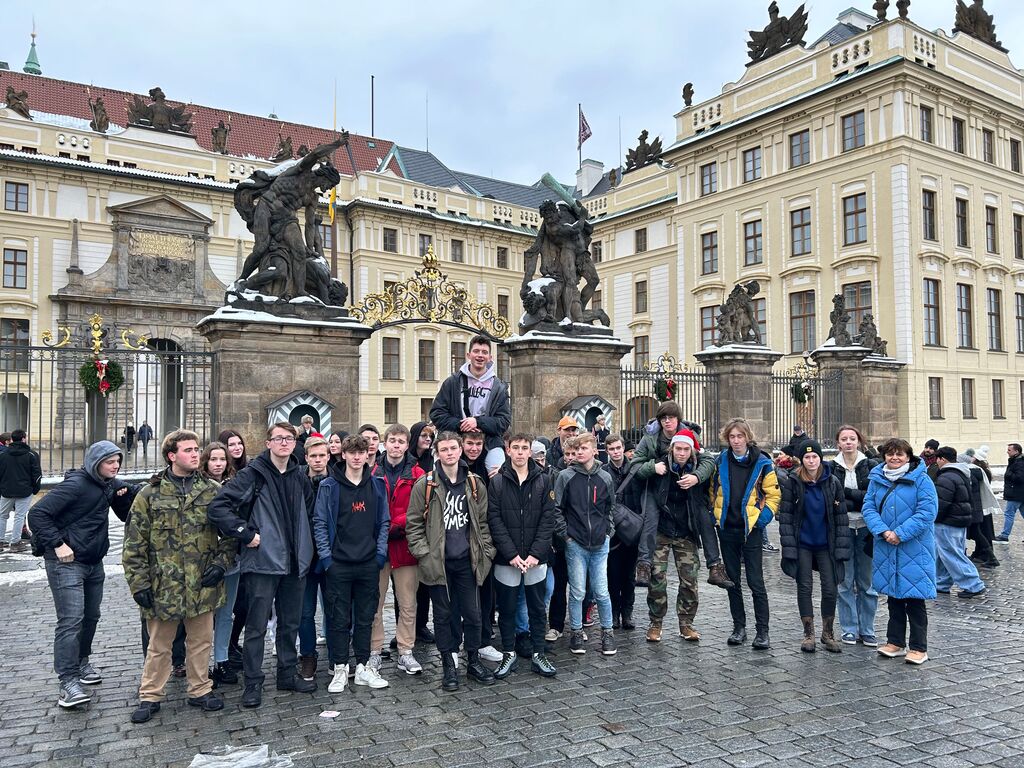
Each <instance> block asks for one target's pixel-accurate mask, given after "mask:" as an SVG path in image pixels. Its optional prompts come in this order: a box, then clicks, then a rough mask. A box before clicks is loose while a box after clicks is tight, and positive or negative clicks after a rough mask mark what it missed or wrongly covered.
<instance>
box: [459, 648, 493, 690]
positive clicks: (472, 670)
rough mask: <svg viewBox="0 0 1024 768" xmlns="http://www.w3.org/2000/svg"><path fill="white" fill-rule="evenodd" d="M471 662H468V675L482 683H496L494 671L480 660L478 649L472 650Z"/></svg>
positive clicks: (470, 653)
mask: <svg viewBox="0 0 1024 768" xmlns="http://www.w3.org/2000/svg"><path fill="white" fill-rule="evenodd" d="M468 656H469V663H468V664H466V677H472V678H473V679H474V680H476V681H477V682H478V683H480V684H481V685H494V673H493V672H492V671H491V670H489V669H488V668H487V667H485V666H484V665H483V662H481V661H480V653H479V652H478V651H470V652H469V654H468Z"/></svg>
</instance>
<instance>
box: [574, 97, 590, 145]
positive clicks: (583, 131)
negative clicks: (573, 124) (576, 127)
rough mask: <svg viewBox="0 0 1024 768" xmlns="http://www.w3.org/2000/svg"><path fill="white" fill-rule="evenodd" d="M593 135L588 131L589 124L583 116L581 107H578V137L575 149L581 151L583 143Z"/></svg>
mask: <svg viewBox="0 0 1024 768" xmlns="http://www.w3.org/2000/svg"><path fill="white" fill-rule="evenodd" d="M593 135H594V134H593V132H592V131H591V130H590V123H588V122H587V118H586V117H585V116H584V114H583V105H580V136H579V142H578V143H577V144H576V149H583V142H584V141H586V140H587V139H589V138H590V137H591V136H593Z"/></svg>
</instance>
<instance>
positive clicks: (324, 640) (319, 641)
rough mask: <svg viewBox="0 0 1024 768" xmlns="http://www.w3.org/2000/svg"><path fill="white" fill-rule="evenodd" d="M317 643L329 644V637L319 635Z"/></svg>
mask: <svg viewBox="0 0 1024 768" xmlns="http://www.w3.org/2000/svg"><path fill="white" fill-rule="evenodd" d="M316 644H317V645H327V638H326V637H317V639H316Z"/></svg>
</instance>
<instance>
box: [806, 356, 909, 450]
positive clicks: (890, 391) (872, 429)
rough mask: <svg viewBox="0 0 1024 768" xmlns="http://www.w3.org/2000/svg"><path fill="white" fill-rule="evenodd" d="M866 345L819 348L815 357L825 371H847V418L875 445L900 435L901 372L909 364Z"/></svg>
mask: <svg viewBox="0 0 1024 768" xmlns="http://www.w3.org/2000/svg"><path fill="white" fill-rule="evenodd" d="M870 351H871V350H869V349H867V348H866V347H833V348H829V347H819V348H818V349H816V350H814V352H812V353H811V359H813V360H814V362H815V363H816V364H817V366H818V369H819V370H820V371H821V372H822V374H827V373H829V372H831V371H842V373H843V401H842V403H843V420H844V421H845V422H846V423H848V424H852V425H853V426H855V427H857V429H859V430H860V431H861V434H863V435H864V438H865V439H866V440H867V441H868V443H870V444H871V445H877V444H879V443H881V442H884V441H885V440H887V439H889V438H890V437H894V436H895V435H896V430H897V424H898V415H899V414H898V408H899V372H900V369H901V368H902V367H903V366H904V365H905V363H901V362H899V361H898V360H894V359H892V358H890V357H879V356H878V355H871V354H869V353H870Z"/></svg>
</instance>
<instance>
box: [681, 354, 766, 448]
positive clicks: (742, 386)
mask: <svg viewBox="0 0 1024 768" xmlns="http://www.w3.org/2000/svg"><path fill="white" fill-rule="evenodd" d="M694 357H696V358H697V359H698V360H699V361H700V362H701V363H702V364H703V366H704V367H705V368H706V369H707V371H708V373H713V374H716V375H717V377H718V415H719V421H720V422H721V424H725V422H727V421H728V420H729V419H734V418H743V419H746V420H747V422H748V423H749V424H750V428H751V429H752V430H753V432H754V436H755V437H756V438H757V441H758V442H759V443H761V444H762V445H768V444H769V443H770V442H771V433H772V366H774V365H775V363H776V362H777V361H778V360H779V359H780V358H781V357H782V353H781V352H776V351H774V350H772V349H769V348H768V347H762V346H759V345H754V344H730V345H728V346H724V347H712V348H711V349H708V350H705V351H704V352H697V353H695V354H694ZM704 440H705V442H707V443H708V444H709V445H715V444H716V442H717V441H718V435H705V436H704Z"/></svg>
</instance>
